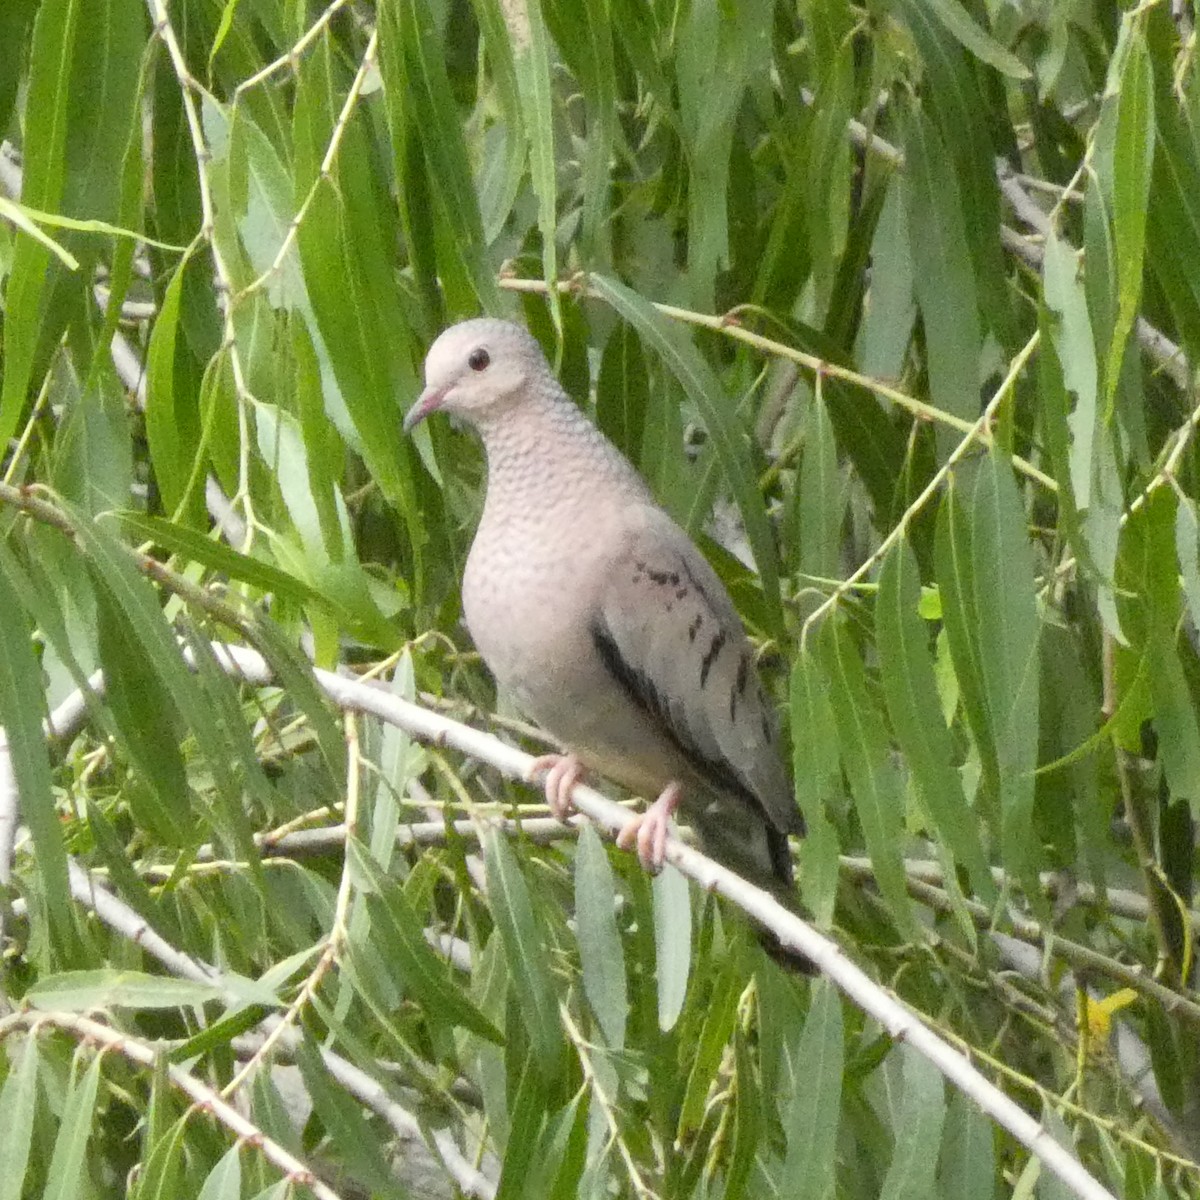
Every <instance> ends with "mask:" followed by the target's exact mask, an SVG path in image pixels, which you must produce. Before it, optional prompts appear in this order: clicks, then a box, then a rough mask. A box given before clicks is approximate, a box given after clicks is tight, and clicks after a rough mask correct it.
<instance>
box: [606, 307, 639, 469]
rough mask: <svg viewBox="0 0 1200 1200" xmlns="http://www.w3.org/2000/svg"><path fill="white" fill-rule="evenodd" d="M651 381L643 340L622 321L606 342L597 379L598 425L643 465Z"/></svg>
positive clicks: (633, 460) (635, 461)
mask: <svg viewBox="0 0 1200 1200" xmlns="http://www.w3.org/2000/svg"><path fill="white" fill-rule="evenodd" d="M649 388H650V383H649V379H648V377H647V373H646V356H645V354H644V353H643V352H642V343H641V339H640V338H639V337H638V335H637V333H636V331H635V330H634V328H633V326H632V325H629V324H627V323H625V322H622V323H621V324H620V325H618V326H617V327H616V329H614V330H613V331H612V333H611V334H610V335H609V338H608V341H607V342H605V343H604V354H603V355H602V356H601V359H600V374H599V376H598V378H597V380H596V424H597V425H599V426H600V428H601V430H603V432H604V433H606V434H607V435H608V437H609V438H610V439H611V441H612V442H613V444H614V445H615V446H616V447H617V449H618V450H620V451H621V452H622V453H623V454H624V455H625V457H626V458H628V459H629V461H630V462H632V463H634V464H635V465H640V463H641V459H642V431H643V429H644V428H645V424H646V413H647V409H648V407H649Z"/></svg>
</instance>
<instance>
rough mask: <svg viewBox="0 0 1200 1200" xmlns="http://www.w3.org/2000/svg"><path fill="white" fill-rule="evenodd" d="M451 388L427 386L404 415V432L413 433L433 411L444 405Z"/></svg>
mask: <svg viewBox="0 0 1200 1200" xmlns="http://www.w3.org/2000/svg"><path fill="white" fill-rule="evenodd" d="M449 390H450V389H449V388H444V387H441V388H426V389H425V390H424V391H423V392H422V393H421V394H420V395H419V396H418V397H417V402H416V403H415V404H414V405H413V406H412V408H410V409H409V410H408V412H407V413H406V414H405V416H404V432H405V433H411V432H412V431H413V430H414V429H415V428H416V427H417V426H418V425H420V423H421V422H422V421H423V420H425V418H426V417H427V416H429V414H430V413H431V412H436V411H437V410H438V409H439V408H441V406H442V401H443V400H445V398H446V393H447V392H448V391H449Z"/></svg>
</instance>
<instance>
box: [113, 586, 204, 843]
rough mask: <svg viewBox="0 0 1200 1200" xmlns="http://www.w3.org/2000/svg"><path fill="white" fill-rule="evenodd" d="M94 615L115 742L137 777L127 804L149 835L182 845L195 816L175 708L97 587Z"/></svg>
mask: <svg viewBox="0 0 1200 1200" xmlns="http://www.w3.org/2000/svg"><path fill="white" fill-rule="evenodd" d="M96 616H97V620H96V651H97V654H98V657H99V661H100V665H101V667H102V668H103V670H104V678H105V700H106V702H107V704H108V707H109V709H110V711H111V712H112V717H113V721H114V722H115V724H116V727H117V729H118V730H119V731H120V738H121V748H122V750H123V751H124V752H125V753H126V754H127V755H128V756H129V760H130V763H131V765H132V766H133V767H134V769H135V770H136V771H137V774H138V776H139V777H140V778H138V779H135V780H132V781H131V786H130V789H129V805H130V810H131V812H132V813H133V816H134V818H135V820H136V821H137V822H138V825H139V826H140V827H142V828H144V829H146V830H147V831H148V832H149V833H151V834H152V835H153V836H154V837H155V838H158V839H160V840H161V841H163V842H164V843H165V844H166V845H168V846H174V847H177V848H182V847H183V846H186V845H188V844H189V843H191V842H192V840H193V837H194V835H195V831H196V819H195V814H194V811H193V806H192V804H191V803H190V801H191V789H190V788H189V786H188V778H187V766H186V764H185V763H184V760H183V753H182V751H181V750H180V743H181V742H182V740H183V737H182V729H181V723H180V720H179V712H178V709H177V708H176V706H175V705H174V704H173V703H172V701H171V695H170V693H169V692H168V691H167V690H166V689H165V688H164V687H163V686H162V681H161V679H160V678H159V674H158V672H157V671H156V670H155V667H154V663H152V662H151V661H150V659H149V658H147V656H146V651H145V647H144V645H143V644H142V643H140V642H139V641H138V640H137V638H136V637H135V636H134V632H133V629H132V627H131V625H130V623H129V621H128V620H127V619H126V618H125V616H124V613H123V612H122V610H121V609H120V607H119V606H118V605H116V604H114V603H113V602H112V600H111V598H110V597H109V596H108V595H107V594H106V593H105V592H104V591H103V590H100V591H99V593H98V595H97V604H96Z"/></svg>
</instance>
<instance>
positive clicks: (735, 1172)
mask: <svg viewBox="0 0 1200 1200" xmlns="http://www.w3.org/2000/svg"><path fill="white" fill-rule="evenodd" d="M733 1062H734V1080H733V1087H734V1095H735V1097H736V1103H735V1108H734V1114H733V1149H732V1151H731V1152H730V1155H729V1165H728V1167H727V1168H726V1171H725V1191H724V1193H723V1196H724V1197H725V1198H726V1200H736V1198H738V1197H741V1196H745V1195H753V1194H754V1193H753V1192H749V1193H748V1192H747V1190H746V1186H747V1180H748V1179H749V1178H750V1172H751V1170H752V1169H753V1167H754V1160H755V1155H756V1154H757V1152H758V1149H759V1145H760V1143H761V1142H762V1139H763V1133H764V1131H765V1114H764V1111H763V1110H764V1107H765V1104H766V1098H765V1097H764V1096H763V1090H762V1082H761V1080H760V1079H759V1077H758V1073H757V1071H755V1069H754V1060H753V1056H752V1055H751V1053H750V1049H749V1047H748V1046H747V1044H746V1034H745V1032H744V1031H743V1030H741V1029H736V1028H735V1029H734V1034H733Z"/></svg>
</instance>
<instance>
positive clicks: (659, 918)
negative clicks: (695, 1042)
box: [653, 863, 692, 1032]
mask: <svg viewBox="0 0 1200 1200" xmlns="http://www.w3.org/2000/svg"><path fill="white" fill-rule="evenodd" d="M653 888H654V951H655V968H654V977H655V979H656V980H657V982H658V1027H659V1028H660V1029H661V1030H663V1031H664V1032H666V1031H668V1030H670V1029H673V1028H674V1027H675V1022H676V1021H678V1020H679V1014H680V1013H681V1012H682V1011H683V1001H684V999H685V997H686V996H687V985H688V972H689V971H690V969H691V965H692V899H691V896H690V894H689V892H688V882H687V879H686V878H684V876H683V875H681V874H680V873H679V872H678V871H677V870H676V869H675V868H674V867H673V866H671V864H670V863H667V864H666V865H665V866H664V867H663V869H662V870H661V871H660V872H659V873H658V874H657V875H656V876H655V877H654V883H653Z"/></svg>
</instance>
